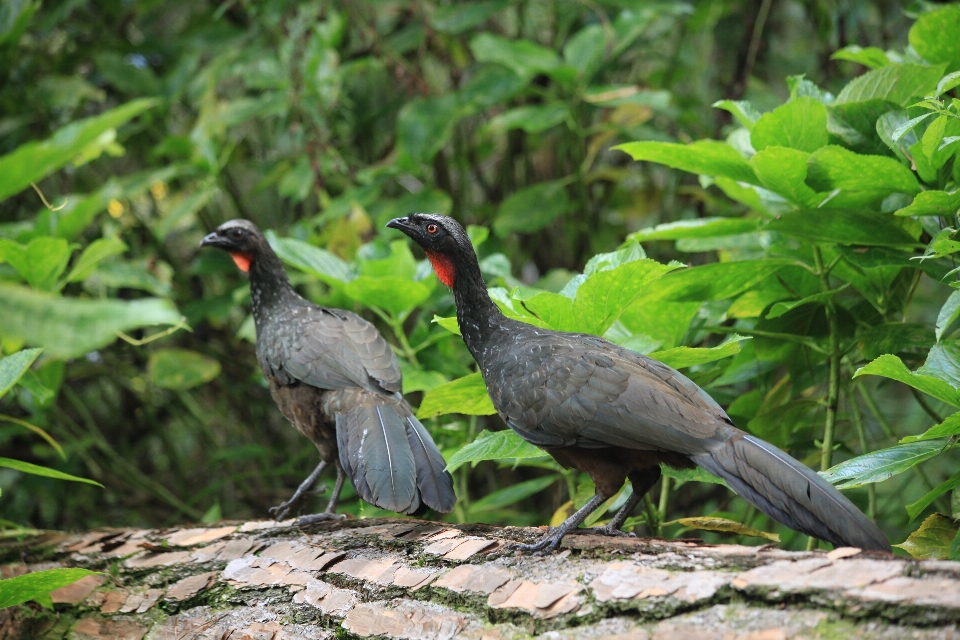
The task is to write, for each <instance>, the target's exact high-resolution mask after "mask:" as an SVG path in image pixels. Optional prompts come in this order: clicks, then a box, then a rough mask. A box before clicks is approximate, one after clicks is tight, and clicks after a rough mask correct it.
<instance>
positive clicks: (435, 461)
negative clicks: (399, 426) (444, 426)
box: [405, 414, 457, 513]
mask: <svg viewBox="0 0 960 640" xmlns="http://www.w3.org/2000/svg"><path fill="white" fill-rule="evenodd" d="M405 422H406V425H407V440H408V442H409V443H410V449H411V450H412V451H413V458H414V460H415V461H416V465H417V488H418V489H420V500H421V501H422V502H423V503H424V504H425V505H427V506H428V507H430V508H431V509H433V510H434V511H439V512H441V513H450V512H451V511H453V507H454V505H456V504H457V495H456V494H455V493H454V492H453V478H451V477H450V474H449V473H448V472H447V471H446V470H445V468H446V466H447V463H446V461H445V460H444V459H443V456H442V455H440V450H439V449H437V445H436V444H434V442H433V439H432V438H431V437H430V434H429V433H427V430H426V429H424V428H423V425H422V424H420V421H419V420H417V419H416V418H415V417H413V415H412V414H411V415H408V416H406V418H405Z"/></svg>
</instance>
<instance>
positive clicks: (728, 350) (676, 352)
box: [650, 334, 750, 369]
mask: <svg viewBox="0 0 960 640" xmlns="http://www.w3.org/2000/svg"><path fill="white" fill-rule="evenodd" d="M749 339H750V338H745V337H744V336H740V335H737V334H733V335H731V336H730V337H728V338H727V339H726V340H724V341H723V343H722V344H719V345H717V346H716V347H710V348H696V347H674V348H673V349H666V350H664V351H654V352H653V353H651V354H650V357H651V358H653V359H654V360H659V361H660V362H662V363H663V364H665V365H667V366H670V367H673V368H674V369H684V368H686V367H692V366H694V365H698V364H706V363H708V362H714V361H716V360H722V359H723V358H729V357H730V356H733V355H736V354H738V353H740V341H741V340H749Z"/></svg>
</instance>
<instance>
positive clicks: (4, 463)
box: [0, 458, 103, 487]
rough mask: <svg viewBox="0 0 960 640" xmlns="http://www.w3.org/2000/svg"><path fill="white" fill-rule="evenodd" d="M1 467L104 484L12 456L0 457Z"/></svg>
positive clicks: (62, 478)
mask: <svg viewBox="0 0 960 640" xmlns="http://www.w3.org/2000/svg"><path fill="white" fill-rule="evenodd" d="M0 467H6V468H8V469H14V470H15V471H20V472H21V473H29V474H31V475H35V476H43V477H45V478H55V479H57V480H70V481H71V482H83V483H86V484H92V485H96V486H98V487H102V486H103V485H102V484H100V483H99V482H97V481H96V480H91V479H89V478H80V477H78V476H72V475H70V474H69V473H64V472H63V471H57V470H56V469H51V468H49V467H41V466H40V465H37V464H32V463H30V462H24V461H22V460H12V459H11V458H0Z"/></svg>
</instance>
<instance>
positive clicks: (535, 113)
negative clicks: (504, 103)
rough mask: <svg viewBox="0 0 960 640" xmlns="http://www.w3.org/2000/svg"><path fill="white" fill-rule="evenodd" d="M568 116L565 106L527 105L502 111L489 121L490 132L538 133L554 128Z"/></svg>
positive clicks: (559, 104)
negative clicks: (516, 130) (522, 131)
mask: <svg viewBox="0 0 960 640" xmlns="http://www.w3.org/2000/svg"><path fill="white" fill-rule="evenodd" d="M569 116H570V109H568V108H567V106H566V105H565V104H562V103H558V104H543V105H527V106H524V107H517V108H515V109H510V110H509V111H504V112H503V113H501V114H500V115H498V116H496V117H495V118H493V119H492V120H490V122H489V124H488V125H487V127H488V128H489V129H490V130H491V131H509V130H510V129H523V130H524V131H526V132H527V133H540V132H541V131H546V130H547V129H549V128H551V127H555V126H556V125H558V124H560V123H561V122H563V121H564V120H566V119H567V118H568V117H569Z"/></svg>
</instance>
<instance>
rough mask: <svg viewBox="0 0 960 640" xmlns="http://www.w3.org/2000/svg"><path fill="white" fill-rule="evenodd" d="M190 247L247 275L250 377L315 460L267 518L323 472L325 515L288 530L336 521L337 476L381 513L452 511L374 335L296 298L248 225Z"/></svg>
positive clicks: (432, 449) (394, 368) (285, 509)
mask: <svg viewBox="0 0 960 640" xmlns="http://www.w3.org/2000/svg"><path fill="white" fill-rule="evenodd" d="M200 246H201V247H216V248H218V249H222V250H224V251H226V252H227V253H229V254H230V257H231V258H232V259H233V261H234V263H235V264H236V265H237V267H238V268H239V269H240V271H242V272H244V273H246V274H248V275H249V278H250V301H251V311H252V315H253V321H254V325H255V327H256V334H257V349H256V350H257V361H258V363H259V365H260V369H261V370H262V371H263V375H264V377H265V378H266V380H267V382H268V384H269V386H270V394H271V395H272V396H273V399H274V401H275V402H276V404H277V406H278V407H279V408H280V411H281V412H282V413H283V415H284V416H285V417H286V418H287V420H289V421H290V423H291V424H292V425H293V426H294V427H295V428H296V429H297V431H299V432H300V433H301V434H302V435H304V436H306V437H307V438H309V439H310V440H311V441H312V442H313V444H314V445H316V447H317V450H318V451H319V453H320V463H319V464H318V465H317V467H316V468H315V469H314V471H313V472H312V473H311V474H310V475H309V476H308V477H307V478H306V480H304V481H303V482H302V483H301V484H300V486H299V487H298V488H297V490H296V492H295V493H294V494H293V496H292V497H291V498H290V499H289V500H287V501H285V502H284V503H282V504H280V505H278V506H276V507H273V508H272V509H271V510H270V511H271V514H272V515H274V517H275V518H276V519H277V520H282V519H283V518H284V517H285V516H286V515H287V513H289V512H290V510H291V509H293V508H294V507H296V506H297V505H298V504H299V503H300V501H301V500H302V499H303V498H304V497H305V496H307V495H309V494H310V489H311V487H312V486H313V485H314V483H315V482H316V480H317V478H318V477H319V476H320V474H321V473H322V472H323V470H324V469H325V468H326V467H328V466H330V465H333V466H334V467H335V468H336V471H337V479H336V482H335V485H334V488H333V492H332V494H331V496H330V500H329V502H328V504H327V507H326V509H325V510H324V511H323V512H322V513H318V514H312V515H308V516H301V517H300V518H299V519H298V520H297V524H298V525H305V524H311V523H314V522H320V521H323V520H329V519H339V518H342V517H343V516H342V515H339V516H338V515H337V514H336V508H337V503H338V501H339V499H340V492H341V490H342V488H343V483H344V479H345V477H346V476H349V477H350V480H351V482H353V486H354V487H355V488H356V490H357V493H358V494H359V495H360V497H361V498H363V499H364V500H366V501H367V502H369V503H370V504H373V505H376V506H377V507H380V508H382V509H387V510H390V511H396V512H399V513H406V514H418V515H419V514H422V513H424V512H425V511H426V509H427V508H430V509H433V510H435V511H439V512H441V513H448V512H450V511H452V510H453V507H454V505H455V504H456V500H457V498H456V495H455V493H454V490H453V479H452V478H451V476H450V474H449V473H448V472H447V471H446V470H445V467H446V462H445V460H444V458H443V456H442V455H441V454H440V451H439V450H438V449H437V446H436V444H434V442H433V439H432V438H431V437H430V434H429V433H428V432H427V430H426V429H425V428H424V427H423V425H422V424H421V423H420V422H419V421H418V420H417V418H416V417H415V416H414V413H413V411H412V410H411V408H410V405H409V404H407V402H406V401H405V400H404V399H403V396H402V395H401V387H402V385H401V382H402V380H401V374H400V367H399V366H398V364H397V357H396V355H395V354H394V352H393V350H392V349H391V347H390V345H389V344H388V343H387V341H386V340H385V339H384V337H383V336H382V335H380V332H379V331H377V328H376V327H375V326H373V325H372V324H371V323H369V322H367V321H366V320H364V319H363V318H361V317H360V316H359V315H357V314H355V313H353V312H351V311H346V310H343V309H333V308H327V307H321V306H318V305H316V304H313V303H312V302H309V301H308V300H306V299H304V298H303V297H301V296H300V295H299V294H298V293H297V292H296V291H295V290H294V288H293V287H292V286H291V284H290V280H289V279H288V277H287V274H286V271H285V270H284V268H283V264H282V263H281V262H280V258H279V257H277V254H276V253H275V252H274V251H273V249H272V248H271V247H270V244H269V243H268V242H267V239H266V238H265V237H264V235H263V233H261V232H260V229H259V228H257V226H256V225H254V224H253V223H252V222H249V221H247V220H230V221H229V222H225V223H223V224H221V225H220V226H219V227H217V229H216V230H215V231H213V232H212V233H210V234H208V235H207V236H205V237H204V238H203V240H202V241H201V243H200Z"/></svg>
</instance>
